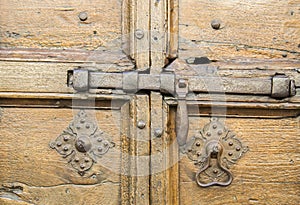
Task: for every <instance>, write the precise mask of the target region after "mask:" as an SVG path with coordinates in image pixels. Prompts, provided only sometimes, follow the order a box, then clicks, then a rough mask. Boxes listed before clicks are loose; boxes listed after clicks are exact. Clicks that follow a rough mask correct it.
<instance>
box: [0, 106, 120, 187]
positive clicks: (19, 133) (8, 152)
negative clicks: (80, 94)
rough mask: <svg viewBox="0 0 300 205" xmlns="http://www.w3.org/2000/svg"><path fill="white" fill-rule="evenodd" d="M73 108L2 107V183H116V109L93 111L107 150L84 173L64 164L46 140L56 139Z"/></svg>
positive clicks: (117, 116)
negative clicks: (108, 143)
mask: <svg viewBox="0 0 300 205" xmlns="http://www.w3.org/2000/svg"><path fill="white" fill-rule="evenodd" d="M76 113H77V112H76V110H74V111H72V109H46V108H35V109H32V108H28V109H26V108H25V109H24V108H2V109H1V123H0V129H1V133H0V137H1V143H3V144H5V146H3V147H1V149H0V155H1V156H3V157H1V159H0V167H1V170H6V171H5V172H1V174H0V179H1V184H2V183H11V182H22V183H25V184H29V185H32V186H37V187H38V186H58V185H62V184H69V183H70V184H97V183H102V182H103V181H111V182H113V183H119V181H120V179H119V173H120V164H121V160H120V149H121V148H120V123H121V122H120V112H119V111H111V110H99V111H95V115H96V119H97V123H98V126H99V128H100V129H101V130H102V131H104V132H105V133H107V134H108V135H109V136H111V138H112V141H113V142H114V143H115V147H114V148H113V149H110V150H109V152H108V153H106V154H105V156H103V157H102V158H101V159H98V163H95V164H94V165H93V166H92V168H91V169H90V170H88V171H87V172H86V174H85V175H84V176H80V175H79V174H78V173H77V171H76V170H75V169H74V168H73V167H72V166H71V165H70V164H69V163H68V159H65V158H63V157H62V156H61V155H60V154H58V153H57V152H56V151H55V150H53V149H51V148H50V146H49V143H50V142H51V141H53V140H55V139H56V137H57V136H59V135H60V134H61V133H62V132H63V130H65V129H66V128H67V127H68V125H69V123H70V122H71V121H72V120H73V115H74V114H76Z"/></svg>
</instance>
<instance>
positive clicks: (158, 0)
mask: <svg viewBox="0 0 300 205" xmlns="http://www.w3.org/2000/svg"><path fill="white" fill-rule="evenodd" d="M150 6H151V8H150V9H151V24H150V28H151V29H150V35H151V36H150V37H151V39H150V43H151V45H150V47H151V50H150V55H151V57H150V59H151V70H150V72H151V73H160V72H161V70H162V68H163V67H164V65H165V64H166V63H167V62H166V60H167V59H166V46H167V35H168V34H167V26H168V25H167V13H166V12H167V0H151V4H150Z"/></svg>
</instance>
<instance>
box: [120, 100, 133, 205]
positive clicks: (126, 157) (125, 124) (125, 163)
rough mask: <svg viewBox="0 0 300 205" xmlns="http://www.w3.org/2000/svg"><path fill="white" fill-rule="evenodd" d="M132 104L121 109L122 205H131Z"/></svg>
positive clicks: (127, 104)
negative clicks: (130, 114)
mask: <svg viewBox="0 0 300 205" xmlns="http://www.w3.org/2000/svg"><path fill="white" fill-rule="evenodd" d="M129 113H130V103H126V104H125V105H123V106H122V108H121V120H122V123H121V158H122V160H121V169H120V170H121V199H122V203H121V204H122V205H129V204H130V201H131V200H130V195H131V193H130V188H131V187H130V185H131V183H130V182H131V181H130V180H131V179H130V173H131V172H130V171H131V170H130V166H131V163H130V154H131V153H130V122H131V120H130V116H129Z"/></svg>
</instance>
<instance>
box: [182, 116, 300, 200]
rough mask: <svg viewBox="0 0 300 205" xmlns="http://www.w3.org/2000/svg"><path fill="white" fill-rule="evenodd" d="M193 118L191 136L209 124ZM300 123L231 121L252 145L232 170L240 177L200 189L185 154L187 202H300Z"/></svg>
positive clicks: (295, 120)
mask: <svg viewBox="0 0 300 205" xmlns="http://www.w3.org/2000/svg"><path fill="white" fill-rule="evenodd" d="M189 119H190V131H189V138H190V137H192V136H193V135H194V133H196V132H198V131H199V130H200V128H202V127H203V126H204V125H205V124H207V123H208V122H209V118H207V117H204V118H198V117H190V118H189ZM299 119H300V118H299V117H298V118H287V119H280V120H270V119H250V118H248V119H243V118H238V119H234V118H230V117H229V118H226V120H225V124H226V126H227V127H228V128H229V129H231V130H232V131H233V132H235V133H236V136H237V137H238V138H239V139H240V140H241V141H242V142H243V144H244V145H246V146H248V147H249V151H248V152H247V153H246V154H245V155H244V156H243V157H242V158H241V159H240V160H239V161H238V162H237V164H235V165H233V166H232V167H231V169H230V170H231V172H232V174H233V176H234V180H233V182H232V184H231V185H230V186H228V187H210V188H200V187H199V186H197V184H196V182H195V173H196V171H197V170H198V167H197V166H196V165H194V163H193V162H192V161H191V160H189V159H188V158H187V157H186V156H184V155H182V156H181V157H182V159H181V161H180V201H181V204H205V203H208V202H210V203H212V204H254V203H263V204H297V202H298V201H299V199H300V197H299V188H300V184H299V180H300V175H299V169H300V161H299V159H300V155H299V153H300V152H299V151H300V150H299V145H300V126H299V125H300V124H299V123H300V122H299ZM282 190H285V191H284V193H283V192H282ZM216 192H218V194H217V195H215V193H216ZM201 196H202V197H201Z"/></svg>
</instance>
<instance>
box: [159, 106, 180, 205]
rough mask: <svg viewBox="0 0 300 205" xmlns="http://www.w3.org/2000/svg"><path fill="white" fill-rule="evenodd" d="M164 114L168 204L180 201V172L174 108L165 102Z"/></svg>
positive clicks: (172, 204) (175, 204) (175, 203)
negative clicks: (165, 117) (165, 118)
mask: <svg viewBox="0 0 300 205" xmlns="http://www.w3.org/2000/svg"><path fill="white" fill-rule="evenodd" d="M163 105H164V106H163V109H164V112H163V113H164V115H165V116H167V119H168V123H167V124H165V125H164V129H165V130H166V135H167V136H165V137H166V143H167V147H168V148H169V149H168V151H169V152H168V153H167V160H166V164H167V166H168V169H167V176H166V181H167V182H168V184H167V187H166V188H167V190H166V203H165V204H168V205H178V204H179V203H180V201H179V200H180V198H179V197H180V183H179V180H180V179H179V178H180V172H179V160H180V158H179V153H178V150H179V147H178V143H177V139H176V133H175V130H176V128H175V117H176V114H175V110H176V109H174V108H172V107H169V106H167V104H166V103H164V104H163Z"/></svg>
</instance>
